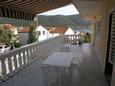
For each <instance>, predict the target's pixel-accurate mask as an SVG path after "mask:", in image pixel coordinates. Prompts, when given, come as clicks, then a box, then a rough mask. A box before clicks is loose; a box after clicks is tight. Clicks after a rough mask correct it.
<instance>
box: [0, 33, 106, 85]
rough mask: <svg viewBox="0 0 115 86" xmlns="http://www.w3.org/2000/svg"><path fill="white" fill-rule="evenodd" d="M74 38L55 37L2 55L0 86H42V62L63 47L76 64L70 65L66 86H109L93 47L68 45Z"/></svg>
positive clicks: (85, 44) (0, 60)
mask: <svg viewBox="0 0 115 86" xmlns="http://www.w3.org/2000/svg"><path fill="white" fill-rule="evenodd" d="M74 39H76V36H75V35H74V36H73V35H71V36H58V37H55V38H52V39H49V40H45V41H42V42H40V43H33V44H30V45H27V46H24V47H21V48H19V49H16V50H14V51H11V52H8V53H5V54H2V55H1V56H0V82H1V83H0V86H45V85H44V80H43V72H42V69H41V66H42V62H43V61H44V60H45V59H47V57H48V56H49V55H51V54H52V53H53V52H56V51H61V48H63V46H66V47H69V50H70V51H71V52H73V56H74V57H75V58H73V61H72V63H77V64H75V65H72V70H73V71H72V76H71V85H68V86H108V82H107V80H106V78H105V75H104V73H103V71H102V68H101V66H100V63H99V61H98V57H97V55H96V52H95V49H94V48H93V46H92V45H91V44H88V43H84V44H81V45H72V44H70V42H72V41H73V40H74ZM67 52H68V51H67ZM76 59H77V60H76ZM51 76H54V75H53V74H51ZM49 79H50V78H49ZM50 86H51V85H50ZM52 86H54V85H52ZM56 86H58V85H56ZM61 86H62V85H61Z"/></svg>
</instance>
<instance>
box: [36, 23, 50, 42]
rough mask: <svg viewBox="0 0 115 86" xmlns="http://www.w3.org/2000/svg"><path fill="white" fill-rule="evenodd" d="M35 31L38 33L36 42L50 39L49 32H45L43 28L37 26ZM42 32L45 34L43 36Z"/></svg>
mask: <svg viewBox="0 0 115 86" xmlns="http://www.w3.org/2000/svg"><path fill="white" fill-rule="evenodd" d="M36 30H37V31H40V35H39V37H38V40H39V41H43V40H46V39H48V38H50V35H49V31H47V30H46V29H45V28H44V27H42V26H41V25H40V26H38V27H37V28H36ZM43 31H44V32H45V34H43Z"/></svg>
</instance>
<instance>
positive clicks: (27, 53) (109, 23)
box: [0, 0, 115, 86]
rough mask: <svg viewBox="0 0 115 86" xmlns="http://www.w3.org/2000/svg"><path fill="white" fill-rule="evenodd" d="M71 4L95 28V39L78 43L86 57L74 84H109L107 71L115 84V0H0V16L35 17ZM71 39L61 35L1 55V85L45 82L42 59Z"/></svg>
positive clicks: (75, 47)
mask: <svg viewBox="0 0 115 86" xmlns="http://www.w3.org/2000/svg"><path fill="white" fill-rule="evenodd" d="M69 4H74V6H75V7H76V8H77V9H78V11H79V13H80V15H81V17H82V18H83V19H84V20H89V21H91V26H90V29H91V30H92V43H91V44H82V45H81V46H79V47H81V50H82V51H81V57H80V58H81V59H85V60H83V61H81V62H80V67H79V69H78V70H79V71H80V72H79V73H80V74H78V72H77V71H76V72H75V74H78V75H79V79H76V80H75V81H76V84H72V85H78V86H79V85H80V86H85V85H86V86H90V85H91V86H106V85H108V83H107V81H106V80H105V76H104V74H105V75H106V78H107V79H108V82H109V86H115V65H114V64H115V25H114V24H115V0H0V17H8V18H15V19H22V20H32V21H33V20H34V18H35V16H36V14H40V13H43V12H46V11H49V10H53V9H56V8H59V7H63V6H66V5H69ZM68 42H69V41H68V40H66V41H65V39H64V37H63V36H61V37H57V38H54V39H50V40H47V41H44V42H41V43H34V44H30V45H27V46H25V47H21V48H20V49H16V50H15V51H11V52H9V53H6V54H3V55H1V56H0V68H1V69H0V70H1V71H0V81H1V84H0V85H1V86H18V85H19V86H20V84H21V86H29V85H30V86H37V85H43V83H44V82H42V78H41V77H42V73H39V72H40V70H41V69H40V65H41V63H42V62H43V61H44V60H45V59H46V58H47V57H48V56H49V55H50V54H52V53H53V52H55V51H56V50H58V47H59V46H61V45H64V44H66V43H68ZM71 47H72V46H71ZM79 47H77V46H74V49H75V50H74V51H76V52H74V55H75V54H76V55H77V54H78V56H79V53H77V52H78V50H79ZM72 49H73V47H72ZM77 49H78V50H77ZM95 51H96V52H95ZM72 52H73V50H72ZM98 60H99V61H98ZM73 61H74V60H73ZM100 65H101V66H100ZM34 68H35V69H34ZM73 69H74V68H73ZM72 74H73V73H72ZM40 76H41V77H40ZM73 76H74V74H73ZM9 77H10V78H9ZM76 77H78V76H76ZM33 78H34V79H35V80H34V79H33ZM72 79H73V80H72V81H73V83H74V78H73V77H72ZM39 81H40V82H39ZM41 83H42V84H41ZM72 85H71V86H72Z"/></svg>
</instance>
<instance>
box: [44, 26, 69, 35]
mask: <svg viewBox="0 0 115 86" xmlns="http://www.w3.org/2000/svg"><path fill="white" fill-rule="evenodd" d="M46 29H47V30H48V31H49V33H50V37H55V36H58V35H64V33H65V32H66V31H67V29H68V27H46Z"/></svg>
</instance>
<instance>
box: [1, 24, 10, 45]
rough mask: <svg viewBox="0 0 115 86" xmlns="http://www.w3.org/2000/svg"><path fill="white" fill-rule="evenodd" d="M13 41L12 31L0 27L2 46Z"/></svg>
mask: <svg viewBox="0 0 115 86" xmlns="http://www.w3.org/2000/svg"><path fill="white" fill-rule="evenodd" d="M11 39H12V33H11V31H10V30H7V29H4V28H3V27H2V26H1V25H0V43H1V44H10V41H11Z"/></svg>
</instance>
